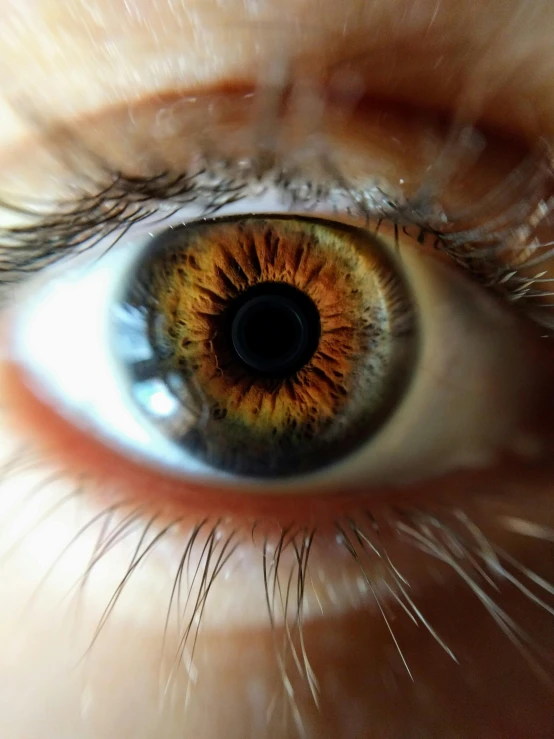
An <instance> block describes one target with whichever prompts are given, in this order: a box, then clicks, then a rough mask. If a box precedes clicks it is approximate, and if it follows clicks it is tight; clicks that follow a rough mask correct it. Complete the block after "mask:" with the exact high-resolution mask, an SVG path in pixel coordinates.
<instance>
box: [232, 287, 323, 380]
mask: <svg viewBox="0 0 554 739" xmlns="http://www.w3.org/2000/svg"><path fill="white" fill-rule="evenodd" d="M319 334H320V325H319V314H318V311H317V308H316V307H315V305H314V304H313V302H312V301H311V299H310V298H308V296H307V295H305V294H304V293H302V292H301V291H300V290H297V289H296V288H294V287H292V286H290V285H286V284H282V283H264V284H261V285H256V286H255V287H254V288H251V289H250V290H247V291H246V293H245V294H244V295H243V296H242V297H241V298H240V299H239V302H238V304H237V305H236V306H235V308H234V311H233V315H232V319H231V341H232V345H233V349H234V351H235V353H236V354H237V355H238V357H239V358H240V359H241V360H242V362H243V363H244V364H246V365H247V367H248V368H249V369H251V370H254V371H256V372H259V373H262V374H266V375H271V376H274V377H284V376H286V375H289V374H292V373H294V372H296V371H298V370H299V369H300V368H301V367H302V366H303V365H305V364H306V362H307V361H308V360H309V359H310V358H311V356H312V355H313V353H314V351H315V350H316V348H317V344H318V342H319Z"/></svg>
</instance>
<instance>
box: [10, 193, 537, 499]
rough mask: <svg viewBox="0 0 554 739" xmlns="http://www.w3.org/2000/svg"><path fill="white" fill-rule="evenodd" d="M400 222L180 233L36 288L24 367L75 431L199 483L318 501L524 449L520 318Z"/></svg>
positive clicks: (252, 221) (151, 236)
mask: <svg viewBox="0 0 554 739" xmlns="http://www.w3.org/2000/svg"><path fill="white" fill-rule="evenodd" d="M274 197H275V198H276V199H278V197H277V195H276V194H274ZM319 205H320V207H322V206H323V205H324V204H322V203H320V204H319ZM256 206H257V202H256V200H255V199H254V200H253V201H250V202H249V201H246V202H243V203H242V204H241V207H244V208H245V209H248V210H255V209H256ZM367 217H368V214H367V212H366V213H365V218H366V220H367ZM350 220H351V221H352V220H355V219H352V217H351V218H350ZM358 220H359V221H361V217H360V218H358ZM393 226H394V224H393V223H392V222H390V221H388V222H387V221H385V222H383V220H381V221H380V222H379V228H380V234H381V235H377V234H376V233H375V232H374V230H372V229H371V228H370V227H369V226H367V225H366V226H365V227H363V226H354V225H352V224H346V223H341V222H339V221H337V220H331V219H321V218H313V217H306V216H300V215H296V216H293V215H286V216H284V215H267V214H265V215H248V216H241V215H238V216H231V217H225V216H223V217H219V218H217V219H213V220H205V219H204V220H201V221H194V220H193V221H190V222H188V223H186V224H181V223H180V222H179V221H177V223H176V225H172V224H171V222H170V224H169V225H168V224H167V223H163V225H162V226H161V227H160V226H158V229H157V232H156V231H154V232H149V233H146V234H143V235H142V236H137V237H135V238H132V237H129V238H126V239H123V240H121V241H120V242H119V243H118V244H116V245H115V246H114V247H113V248H111V249H110V250H109V251H107V252H106V253H105V254H103V255H102V256H101V258H98V257H97V256H94V257H93V258H92V259H90V258H88V259H84V260H81V263H80V262H77V263H76V264H74V265H72V264H71V263H69V264H64V265H63V267H62V268H61V269H58V274H57V275H55V276H54V277H53V276H52V275H49V278H48V279H47V280H40V279H39V280H38V281H36V283H35V282H33V281H31V283H30V285H29V288H28V291H27V292H28V294H27V297H26V298H25V299H24V300H23V301H22V302H21V307H20V309H19V310H18V312H17V319H16V321H15V324H14V330H13V333H14V343H15V353H16V356H17V357H18V360H19V361H20V362H21V364H22V365H23V366H24V367H25V371H26V373H28V375H29V377H30V378H31V383H32V385H33V387H34V388H35V391H36V392H37V393H39V394H44V398H45V399H46V401H47V402H48V403H49V404H50V405H52V406H54V407H55V408H56V409H58V410H59V412H61V413H62V414H63V415H65V416H66V417H67V418H68V419H69V420H70V421H71V422H72V423H73V424H75V425H76V426H79V427H81V428H82V429H84V430H89V431H91V430H92V431H93V433H94V434H95V435H96V437H97V438H98V439H99V440H101V441H104V442H105V443H106V444H107V445H110V446H112V447H114V448H119V449H120V450H121V451H122V452H123V453H125V454H127V455H130V456H131V457H132V458H134V459H137V460H139V461H140V462H142V463H144V464H149V465H150V466H152V467H153V468H156V469H158V470H160V471H163V472H165V473H168V474H170V475H173V476H176V477H178V478H181V479H184V480H187V479H188V480H194V481H195V482H200V483H205V484H212V485H214V484H217V485H224V486H231V487H233V486H235V487H237V488H239V489H241V490H245V489H252V490H256V489H258V488H261V486H262V485H263V486H264V488H265V489H266V490H267V489H268V488H269V489H271V488H274V489H282V488H283V485H284V486H285V489H286V491H287V492H288V493H290V492H295V491H297V490H299V491H303V492H306V491H307V492H309V493H312V494H313V493H317V492H320V491H321V490H325V489H327V490H329V489H330V490H336V489H337V488H340V487H341V486H346V487H350V488H352V487H356V486H360V485H366V486H367V485H383V484H390V483H400V482H406V481H414V480H419V479H422V478H424V479H426V478H429V477H431V476H436V475H438V474H443V473H446V472H452V471H455V470H458V469H461V468H466V467H469V468H474V467H477V468H479V467H483V466H485V465H490V464H491V463H493V462H494V461H495V459H496V458H497V456H498V454H499V453H500V452H502V453H506V452H507V451H514V452H515V451H516V450H517V449H518V448H519V447H520V446H522V441H521V440H522V438H525V435H524V433H523V431H522V430H521V429H520V428H519V425H520V423H521V419H522V416H523V415H524V412H525V411H527V410H528V408H529V405H530V403H531V401H532V397H531V396H532V392H531V390H530V389H528V388H527V387H526V384H525V383H524V376H525V381H526V383H527V382H528V379H529V378H528V374H527V372H528V370H527V368H526V367H524V365H523V364H522V362H521V359H520V353H519V348H518V349H517V350H515V349H514V344H513V341H512V336H513V335H514V334H517V333H518V331H520V327H519V326H518V322H517V320H516V319H515V318H514V316H513V315H512V313H511V312H510V311H508V310H506V309H503V308H501V306H500V304H499V302H498V300H497V299H496V298H494V297H493V296H492V295H491V296H488V295H486V294H485V293H484V291H483V289H482V288H479V287H478V286H476V285H473V284H471V282H470V280H469V278H468V277H467V276H466V275H463V274H461V273H460V272H459V271H457V270H456V269H454V267H453V266H452V265H449V264H448V263H447V262H445V260H442V261H441V260H439V259H438V258H437V256H433V255H432V254H431V253H430V249H429V247H428V246H424V245H422V243H419V244H418V243H416V242H415V241H414V240H413V239H411V238H410V237H409V236H408V235H406V234H405V235H403V237H402V238H398V237H397V238H396V240H394V239H392V238H391V234H392V229H393ZM387 228H388V229H389V231H390V232H391V233H390V234H389V235H388V236H387ZM422 241H423V242H425V239H421V235H420V242H422ZM98 247H99V248H100V249H101V248H102V244H101V243H100V244H99V245H98ZM54 271H55V270H54ZM469 306H471V307H469ZM462 337H463V338H462ZM506 368H509V370H508V371H507V370H506ZM532 387H533V383H531V384H530V386H529V388H532ZM476 388H479V389H480V390H481V392H475V391H476ZM493 388H494V389H493ZM487 407H489V408H490V409H491V410H492V409H494V412H491V413H485V414H483V410H484V408H485V409H486V408H487ZM422 419H425V429H426V432H425V434H421V433H420V432H419V429H420V428H421V424H422ZM523 445H524V444H523Z"/></svg>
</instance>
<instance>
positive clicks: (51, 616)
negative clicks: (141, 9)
mask: <svg viewBox="0 0 554 739" xmlns="http://www.w3.org/2000/svg"><path fill="white" fill-rule="evenodd" d="M333 79H334V82H330V83H329V88H327V87H326V86H325V85H324V84H323V83H322V84H321V85H319V84H318V85H314V84H312V83H313V81H312V83H310V84H307V83H306V82H305V80H302V79H300V81H298V77H297V75H294V74H293V75H291V76H287V77H286V78H285V79H284V80H282V81H281V82H280V83H279V84H277V85H267V84H264V82H263V80H262V83H261V84H258V85H255V86H253V87H251V88H250V87H245V88H244V89H240V90H238V91H237V90H231V91H223V92H222V91H221V90H217V89H216V90H214V91H212V92H208V93H202V94H200V93H197V94H195V95H191V94H188V93H187V91H186V90H185V91H184V92H181V91H180V92H179V94H176V95H173V96H171V97H169V98H166V99H164V98H163V97H162V96H160V97H159V98H158V99H154V100H153V101H152V100H150V101H147V102H146V103H145V104H135V105H130V104H129V103H127V102H126V103H125V105H122V106H115V107H113V108H111V109H110V110H109V111H108V115H106V112H105V111H103V112H102V114H101V115H99V116H98V118H96V119H95V120H93V121H90V120H88V121H87V120H84V119H83V120H80V121H78V122H77V123H76V124H75V123H67V122H66V121H61V122H55V123H52V122H50V121H49V123H48V126H47V127H46V126H44V125H43V123H44V121H42V120H41V121H40V126H39V128H40V129H41V135H40V136H39V137H38V139H37V140H35V142H34V149H33V154H34V156H33V159H34V161H33V165H32V167H29V165H28V163H27V162H26V161H24V160H23V157H21V153H20V152H17V151H15V152H14V155H13V157H12V158H11V160H10V159H8V162H7V165H6V167H5V169H4V172H5V174H4V178H5V180H6V182H7V183H8V184H9V185H10V186H9V187H8V185H6V186H5V187H3V188H2V192H3V198H2V200H3V204H4V211H3V218H4V219H5V227H4V230H3V232H2V247H3V248H2V255H1V256H2V260H1V267H2V283H3V298H4V302H5V308H4V312H3V351H4V361H3V364H2V374H1V378H0V390H1V396H2V413H3V425H4V430H3V437H4V444H3V447H4V452H3V469H4V474H3V479H2V485H1V489H2V490H3V492H4V495H3V499H4V502H3V510H2V524H3V528H2V532H1V534H0V537H1V538H0V542H1V543H2V548H3V551H4V554H5V558H4V564H3V568H4V571H5V575H6V576H5V577H4V578H3V583H4V588H5V596H4V597H5V599H6V602H7V600H8V598H9V599H10V603H12V604H13V607H12V608H11V609H10V612H9V613H6V614H5V615H4V617H3V622H2V623H3V625H2V628H3V630H4V632H5V634H6V635H7V636H6V642H7V643H9V644H10V647H9V649H8V650H7V653H6V657H5V660H4V662H3V668H2V669H5V670H6V673H5V674H6V677H5V679H4V683H5V695H7V696H10V695H11V693H10V690H11V688H10V687H9V683H8V677H7V676H8V674H11V673H12V672H13V674H14V675H16V676H17V681H16V682H15V685H16V686H17V688H16V691H17V693H18V694H23V695H30V698H31V700H33V702H34V705H35V706H36V715H38V716H40V717H41V723H46V725H47V726H48V727H52V728H51V729H50V728H48V729H47V732H49V733H48V735H56V736H68V737H70V736H71V737H79V739H80V738H81V737H85V736H89V735H90V736H94V737H100V738H102V737H104V736H106V737H107V736H113V735H114V734H117V735H126V734H130V735H133V736H139V737H141V736H143V737H153V736H168V737H173V736H182V735H183V732H185V735H197V736H200V737H211V736H221V735H226V736H231V737H237V739H238V738H239V737H241V738H242V737H244V736H256V737H264V736H279V737H288V736H291V737H296V736H299V737H312V736H314V737H315V736H318V737H321V736H323V737H331V736H341V737H342V736H361V737H363V736H368V735H373V734H379V733H387V735H391V736H406V735H410V736H412V735H417V734H418V733H420V734H421V733H424V734H426V735H431V736H435V735H436V736H448V735H449V734H452V733H453V732H458V735H460V736H464V737H473V736H483V731H485V732H488V733H490V734H491V735H494V732H496V733H497V734H498V733H504V734H506V733H508V731H515V732H516V735H519V734H521V735H525V736H537V737H538V736H542V735H545V727H548V726H549V725H550V720H551V713H552V712H551V707H550V702H551V694H550V689H551V677H552V665H551V661H550V653H549V647H548V645H549V643H550V641H549V634H550V633H551V619H552V608H553V605H552V585H551V582H550V581H551V574H550V572H551V566H550V564H551V561H552V560H551V539H552V535H551V529H550V527H549V526H550V519H551V505H550V504H549V495H550V491H549V485H548V479H549V470H548V466H549V463H548V457H549V438H550V433H551V422H550V404H551V393H552V391H551V382H550V377H551V375H550V361H551V357H550V354H551V338H550V333H551V326H550V317H549V316H550V311H549V308H550V301H551V295H550V290H549V284H550V275H549V269H550V266H549V261H550V259H551V257H550V249H551V247H550V241H551V240H552V239H551V236H550V235H549V234H550V230H551V229H550V221H549V218H550V216H549V210H550V199H549V198H550V187H551V176H550V164H549V150H548V147H545V146H544V147H543V146H539V142H538V141H535V140H532V141H530V142H529V141H521V140H516V139H514V138H511V137H509V136H504V135H501V134H500V133H498V132H495V131H494V130H492V131H491V130H488V129H487V126H486V123H484V124H483V125H480V124H478V123H477V122H473V121H472V122H471V124H468V125H467V126H457V125H456V124H455V123H454V122H452V121H451V120H449V121H447V123H446V125H445V123H444V121H443V120H441V119H440V118H435V116H434V115H431V114H429V113H428V112H421V111H420V110H419V109H418V108H402V107H401V108H400V109H398V108H394V107H393V106H391V105H388V104H386V103H384V102H381V103H379V104H378V105H377V104H376V103H374V104H373V106H372V110H368V105H367V103H368V101H367V99H366V98H365V97H364V96H363V95H359V99H357V100H354V101H353V99H352V94H354V93H355V92H356V89H358V93H359V88H358V87H357V83H356V80H357V79H358V83H359V78H358V77H357V74H356V70H355V69H353V67H352V66H351V65H350V64H349V65H347V68H346V69H345V70H343V71H342V72H341V73H338V74H336V75H335V77H334V78H333ZM337 80H339V81H340V87H339V88H338V91H339V92H341V91H344V90H345V88H348V84H349V83H351V84H352V90H351V93H352V94H348V95H346V94H345V95H344V96H343V95H338V94H337V87H336V85H337ZM330 93H332V94H330ZM333 97H335V98H337V97H338V100H333ZM354 97H356V95H354ZM306 111H309V112H310V114H311V115H307V113H306ZM315 113H318V115H317V116H315ZM33 115H34V112H33V113H32V114H31V115H30V116H28V118H31V119H33ZM34 120H35V121H36V118H34ZM314 121H315V123H314ZM108 133H109V136H108ZM28 172H31V173H32V178H33V183H34V184H33V186H32V187H31V186H30V180H27V174H28ZM53 172H54V173H55V176H53ZM20 182H23V186H22V187H21V188H20V189H21V193H20V194H18V195H17V194H16V195H14V192H15V191H16V190H17V187H16V186H19V184H20ZM36 182H40V183H42V185H41V187H42V188H43V191H44V193H47V195H44V196H43V197H39V198H38V197H37V185H36ZM48 183H50V184H48ZM28 192H31V193H32V195H31V196H29V195H28V194H27V193H28ZM245 244H248V245H249V248H248V249H246V248H245ZM252 245H253V246H252ZM223 247H225V248H223ZM300 247H301V248H300ZM265 248H267V250H268V251H267V252H265V251H264V249H265ZM230 251H231V256H232V257H233V258H232V259H231V258H230V257H229V252H230ZM295 255H297V256H298V259H300V258H301V257H302V258H303V259H304V260H305V262H307V263H305V264H304V265H303V267H304V269H305V270H306V272H309V273H310V282H311V284H312V286H313V291H312V288H309V289H308V288H307V287H306V284H307V283H306V281H304V282H302V283H301V282H295V281H294V280H293V278H292V277H291V274H292V273H291V270H290V268H289V267H290V261H287V259H288V260H292V261H293V262H294V263H295V264H296V265H297V268H299V267H298V264H299V263H298V259H297V260H296V261H295V259H294V257H295ZM310 259H313V261H314V264H311V263H310V262H309V260H310ZM245 260H247V261H245ZM262 262H263V263H264V264H267V267H266V269H267V270H270V271H267V272H264V271H263V269H262V267H263V264H262ZM252 264H253V265H254V267H255V269H252V270H251V273H250V272H249V268H252ZM279 264H280V265H281V268H282V269H281V271H280V272H276V270H277V267H278V266H279ZM183 265H185V266H186V269H185V268H183ZM352 265H356V267H357V269H353V268H352V269H350V270H349V269H348V267H349V266H350V267H352ZM249 275H250V276H249ZM252 275H253V276H252ZM210 280H211V282H210ZM353 282H354V283H355V284H354V286H352V283H353ZM300 284H302V285H303V287H302V289H300V288H299V285H300ZM314 291H315V292H314ZM260 299H261V304H262V309H263V310H265V311H266V312H265V313H263V310H262V315H263V319H264V322H266V323H267V322H268V321H273V330H274V334H277V333H278V332H279V331H281V329H282V327H283V321H285V323H286V322H287V320H288V319H287V317H290V316H292V317H293V323H294V322H295V321H296V322H298V323H299V324H300V325H301V330H300V331H299V333H298V332H297V334H294V332H292V333H293V334H294V335H295V336H297V340H295V343H294V345H292V346H291V345H290V344H286V346H285V348H284V349H282V350H281V351H280V352H278V353H277V354H275V352H274V348H275V343H274V342H272V343H269V344H268V343H267V342H265V336H264V333H263V332H260V331H259V329H257V328H256V327H257V325H258V323H259V321H258V322H257V318H256V317H257V316H259V312H256V311H258V310H259V309H258V307H257V306H259V305H260ZM349 300H350V302H349ZM264 301H265V303H264ZM325 301H327V303H328V304H329V305H330V306H331V308H332V309H331V310H329V311H327V312H325V310H326V305H327V303H326V302H325ZM336 304H339V305H340V311H337V310H335V309H333V306H334V305H336ZM176 306H177V307H176ZM206 306H208V308H209V310H208V311H204V312H203V311H202V310H201V308H206ZM253 306H254V307H253ZM264 306H265V307H264ZM267 306H270V307H271V310H273V313H271V310H270V311H268V309H267ZM216 308H217V310H216ZM206 312H207V313H208V314H209V316H210V319H209V320H210V321H211V322H212V323H209V325H208V328H207V329H206V324H205V323H204V322H205V321H206V315H205V314H204V313H206ZM368 313H369V314H370V316H371V320H368V319H367V315H368ZM337 314H338V315H339V317H340V320H341V323H340V324H338V327H339V328H341V329H343V333H344V334H345V336H346V339H347V340H346V341H345V342H343V343H341V345H340V349H339V350H338V351H336V354H335V355H333V354H329V352H332V351H333V350H336V344H335V342H333V341H331V340H330V339H329V337H332V336H333V331H334V329H335V328H336V327H337V326H336V325H335V324H334V323H330V321H333V320H335V319H336V317H337ZM214 316H215V317H214ZM272 316H273V317H272ZM345 320H346V323H347V326H346V329H347V330H346V331H345V332H344V328H345V326H344V321H345ZM194 321H197V322H198V323H197V325H196V328H195V326H193V327H192V329H191V328H190V324H191V322H194ZM214 321H215V324H214ZM249 321H250V323H249ZM364 321H366V322H367V323H368V325H370V327H371V330H370V329H367V327H364V331H361V330H360V326H361V324H362V323H363V322H364ZM245 322H246V323H245ZM376 324H377V327H376ZM295 325H296V324H295ZM198 326H199V327H198ZM245 326H246V328H245ZM253 327H254V328H253ZM365 329H367V330H365ZM206 330H207V332H208V333H207V334H206V333H202V331H204V332H205V331H206ZM187 331H196V333H194V335H191V334H187ZM368 331H369V333H368ZM241 332H242V333H241ZM199 334H200V338H201V340H200V341H199V339H198V337H199ZM282 334H283V335H284V336H285V339H287V340H288V339H289V338H290V335H291V332H290V331H288V330H286V331H282ZM246 335H248V336H249V337H250V338H249V339H246V338H245V336H246ZM241 337H242V338H241ZM298 337H299V338H298ZM191 339H195V340H196V345H197V346H196V347H195V346H193V347H192V349H191V348H190V345H191ZM327 339H329V340H328V341H327V346H328V349H327V351H326V352H324V353H322V352H321V347H322V345H323V342H324V341H325V340H327ZM220 340H221V342H222V343H218V342H219V341H220ZM356 342H357V343H356ZM193 343H194V342H193ZM369 345H370V346H369ZM199 347H200V348H199ZM194 351H196V352H197V353H196V354H195V353H194ZM199 351H200V352H201V353H200V354H198V352H199ZM318 351H319V352H320V353H321V354H324V355H325V356H318ZM181 352H184V353H181ZM291 352H292V353H291ZM285 355H286V356H285ZM292 355H294V356H292ZM291 356H292V359H291ZM283 357H284V359H283ZM145 359H146V361H145ZM285 360H286V361H285ZM333 360H334V363H333ZM316 361H327V362H331V363H332V364H333V366H335V365H336V363H337V362H342V365H341V370H340V373H339V375H335V376H334V377H335V378H336V379H335V380H334V381H333V382H331V383H330V384H328V383H326V378H327V375H326V373H325V372H322V366H323V365H321V364H320V365H317V364H315V362H316ZM260 362H261V363H262V364H263V366H260ZM215 365H216V366H215ZM214 366H215V371H213V370H214ZM317 370H319V371H317ZM237 373H238V374H237ZM303 373H304V374H303ZM214 376H215V377H216V379H218V381H219V380H221V381H222V382H223V381H224V382H225V383H226V385H225V387H226V388H229V390H228V392H227V391H221V387H220V385H217V384H216V386H214V385H212V384H209V382H211V380H212V379H213V377H214ZM308 381H311V384H310V385H309V391H310V392H309V397H310V403H309V404H308V410H307V412H306V413H305V415H304V416H303V413H304V409H303V407H302V405H301V403H300V401H299V396H300V391H301V389H302V387H304V388H306V383H307V382H308ZM318 381H319V382H320V384H319V385H318V384H317V382H318ZM243 382H245V383H246V385H247V386H248V391H249V392H253V391H252V388H253V387H254V388H255V394H256V398H255V399H253V398H252V396H251V397H249V398H247V401H248V402H246V401H243V402H242V403H241V402H237V399H236V393H235V394H233V392H234V390H235V389H236V387H237V385H238V384H239V383H243ZM233 383H234V384H233ZM302 383H303V384H302ZM285 386H286V389H287V397H283V395H282V394H281V395H279V392H280V391H281V390H282V389H283V388H284V387H285ZM376 386H377V387H376ZM241 387H242V392H243V396H244V386H243V385H241ZM375 388H376V389H375ZM326 390H328V392H327V394H326V392H325V391H326ZM339 391H340V392H339ZM214 396H216V397H215V399H214ZM335 396H336V397H335ZM353 398H354V399H355V400H352V399H353ZM277 402H278V403H280V404H281V408H282V412H281V414H280V416H279V418H278V419H277V421H275V420H274V419H272V420H271V423H270V424H269V425H268V423H267V417H266V416H267V413H265V411H264V408H267V405H268V404H269V405H270V406H271V407H272V408H273V407H274V406H275V404H276V403H277ZM227 403H228V404H227ZM322 410H327V411H328V412H327V416H326V417H325V418H323V419H322V418H321V417H320V416H318V413H321V412H322ZM254 411H257V412H254ZM260 411H262V413H261V415H262V416H264V417H263V418H261V419H260ZM264 414H265V415H264ZM314 414H315V416H314ZM283 418H284V419H285V420H284V421H282V420H281V419H283ZM291 420H292V421H294V422H295V423H294V425H291ZM299 427H300V430H301V433H300V432H297V429H298V428H299ZM314 427H315V431H316V433H314ZM274 429H275V430H276V431H274ZM291 429H292V431H291ZM291 434H292V438H293V441H294V444H290V443H287V438H288V439H290V438H291ZM287 435H288V436H287ZM326 435H328V437H327V436H326ZM199 437H200V438H201V441H200V442H199V441H198V439H199ZM327 438H329V439H330V441H328V440H327ZM244 439H246V441H244ZM275 460H277V463H275ZM31 660H32V662H31ZM31 664H33V669H32V670H31V667H30V665H31ZM499 675H500V676H501V677H499ZM493 678H494V679H493ZM29 683H30V684H31V685H32V686H33V687H32V688H31V690H32V691H33V692H32V694H30V693H29V687H28V685H29ZM14 695H15V693H14ZM399 702H400V703H401V705H402V709H401V710H398V703H399ZM136 706H139V708H138V710H137V709H136ZM501 711H502V713H501ZM20 713H21V712H20V711H19V710H18V709H16V712H13V711H11V712H10V711H8V712H7V716H8V717H7V718H4V719H3V720H4V721H6V722H7V724H6V725H7V731H6V735H7V736H18V735H25V736H26V735H29V736H34V735H35V734H34V732H36V731H37V724H36V723H35V720H36V717H35V718H34V717H33V716H31V717H25V718H22V717H21V715H20ZM16 722H19V723H16ZM8 724H9V726H8ZM12 726H17V727H18V729H17V731H13V730H12V728H11V727H12ZM21 727H23V729H21ZM43 733H44V731H43ZM485 736H487V733H485ZM487 739H488V736H487Z"/></svg>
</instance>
